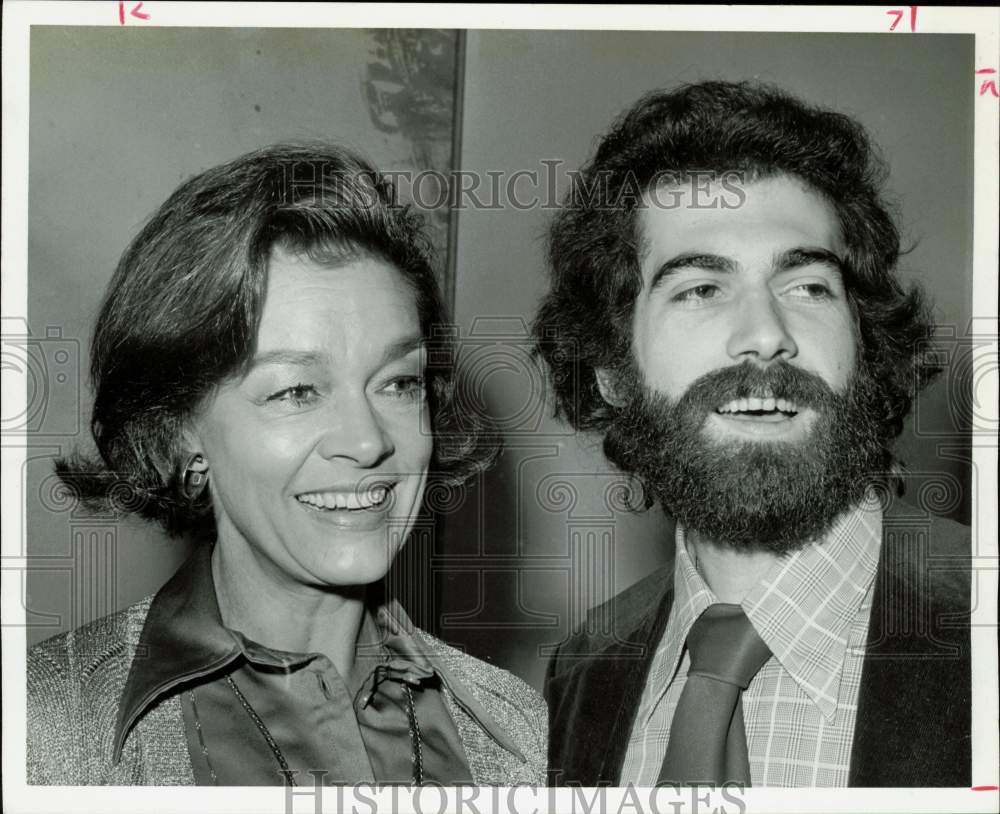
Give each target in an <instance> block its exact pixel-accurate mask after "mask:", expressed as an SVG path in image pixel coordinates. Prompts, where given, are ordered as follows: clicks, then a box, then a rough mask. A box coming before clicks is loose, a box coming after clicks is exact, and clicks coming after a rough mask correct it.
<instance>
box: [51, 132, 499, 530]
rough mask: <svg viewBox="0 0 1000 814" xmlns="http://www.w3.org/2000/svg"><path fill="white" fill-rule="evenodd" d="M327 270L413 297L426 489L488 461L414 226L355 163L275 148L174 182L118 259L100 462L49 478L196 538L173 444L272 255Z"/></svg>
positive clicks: (483, 430)
mask: <svg viewBox="0 0 1000 814" xmlns="http://www.w3.org/2000/svg"><path fill="white" fill-rule="evenodd" d="M277 245H280V246H281V247H282V248H284V249H287V250H290V251H292V252H296V253H302V254H304V255H306V256H309V257H311V258H312V259H314V260H315V261H316V262H320V263H324V262H329V260H330V258H331V257H333V256H337V255H340V256H345V255H350V254H352V253H361V254H369V255H372V256H375V257H378V258H380V259H382V260H385V261H387V262H389V263H391V264H392V265H393V266H394V267H395V268H396V269H398V270H399V273H400V274H401V275H402V276H403V278H404V279H405V280H407V281H408V283H409V284H410V285H411V286H412V287H413V290H414V292H415V295H416V307H417V312H418V315H419V319H420V326H421V331H422V333H423V336H424V337H425V339H426V340H427V343H428V352H427V359H428V362H427V372H426V379H427V384H428V398H429V403H430V412H431V417H432V422H433V431H434V436H435V442H434V453H433V457H432V462H431V475H430V477H431V482H432V483H435V484H437V485H438V486H439V487H440V485H442V484H446V485H457V484H459V483H461V482H463V481H464V480H466V479H467V478H469V477H471V476H472V475H474V474H475V473H477V472H478V471H480V470H481V469H483V468H485V467H486V466H488V465H489V464H490V463H491V462H492V461H493V459H494V458H495V457H496V455H497V453H498V446H497V444H498V441H497V436H496V434H495V433H493V432H492V431H491V428H490V427H488V426H487V425H486V422H485V421H484V420H482V419H481V418H479V417H477V416H476V415H469V414H465V411H459V410H457V409H456V408H455V403H454V402H455V398H454V384H455V383H454V367H455V365H454V353H453V349H452V346H451V344H450V342H449V336H450V335H451V334H450V332H449V331H447V330H442V329H439V328H438V327H437V326H443V325H444V324H445V307H444V304H443V301H442V299H441V294H440V291H439V287H438V284H437V281H436V278H435V275H434V272H433V270H432V268H431V264H430V257H431V249H430V245H429V243H428V241H427V239H426V236H425V234H424V232H423V228H422V221H421V219H420V217H419V215H417V214H416V213H414V212H412V211H411V210H410V209H409V208H408V207H405V206H401V205H399V204H398V202H397V201H396V200H395V190H394V187H393V186H392V184H391V183H390V182H389V181H388V180H387V179H385V178H383V177H382V176H381V175H380V174H379V173H378V171H377V170H375V168H374V167H372V166H371V165H370V164H368V163H367V162H366V161H364V160H363V159H362V158H360V157H358V156H357V155H354V154H353V153H351V152H349V151H348V150H345V149H343V148H340V147H337V146H332V145H327V144H308V143H307V144H279V145H275V146H271V147H267V148H264V149H261V150H258V151H256V152H252V153H249V154H247V155H244V156H241V157H240V158H237V159H235V160H234V161H230V162H228V163H226V164H223V165H221V166H218V167H213V168H212V169H209V170H206V171H205V172H203V173H201V174H199V175H197V176H195V177H194V178H192V179H190V180H189V181H187V182H185V183H184V184H182V185H181V186H180V187H179V188H178V189H177V190H176V191H175V192H174V193H173V194H172V195H171V196H170V197H169V198H168V199H167V201H166V202H165V203H164V204H163V205H162V206H161V207H160V208H159V210H158V211H157V212H156V213H155V214H154V215H153V217H152V218H151V220H150V221H149V222H148V223H147V224H146V225H145V227H144V228H143V229H142V230H141V231H140V232H139V234H138V235H137V236H136V238H135V239H134V240H133V241H132V243H131V245H130V246H129V247H128V249H126V251H125V253H124V254H123V255H122V257H121V260H120V261H119V263H118V267H117V269H116V270H115V273H114V277H113V278H112V280H111V284H110V286H109V288H108V292H107V294H106V296H105V299H104V303H103V305H102V307H101V311H100V315H99V317H98V319H97V325H96V329H95V333H94V338H93V344H92V346H91V363H90V376H91V381H92V385H93V389H94V392H95V398H94V411H93V417H92V419H91V431H92V432H93V436H94V440H95V442H96V444H97V450H98V452H99V453H100V459H101V460H100V461H91V460H88V459H87V458H85V457H84V456H82V455H80V454H79V453H77V454H75V455H74V456H73V457H71V458H70V459H66V460H61V461H58V462H57V463H56V471H57V472H58V473H59V475H60V477H61V478H62V480H63V481H64V482H65V483H66V484H68V485H69V486H70V488H71V489H73V490H74V491H75V492H76V493H77V495H78V496H79V497H81V498H82V499H83V500H84V501H85V503H87V504H88V505H90V506H92V507H94V508H100V509H102V510H107V509H108V508H111V509H113V510H117V511H120V512H126V513H135V514H138V515H140V516H142V517H145V518H147V519H149V520H154V521H157V522H159V523H160V524H162V525H163V527H164V528H165V529H166V530H167V531H168V532H170V533H171V534H180V533H184V532H189V531H191V532H196V533H198V534H205V533H210V532H211V531H212V530H213V528H214V521H213V519H212V512H211V501H210V499H205V498H202V499H201V500H198V501H191V500H189V499H187V498H186V497H185V496H184V492H183V489H182V485H183V477H184V469H185V466H186V463H187V458H188V455H189V453H188V452H187V451H186V450H185V449H184V448H183V446H184V442H183V431H184V428H185V426H186V424H187V422H188V420H189V419H190V418H191V417H192V415H193V414H194V413H195V412H196V411H197V410H198V408H199V407H200V406H201V405H202V403H203V402H204V399H205V398H206V397H207V396H209V395H210V394H211V392H212V391H213V389H214V387H215V386H216V385H217V384H219V383H220V382H222V381H223V380H224V379H226V378H228V377H231V376H233V375H239V374H240V373H241V372H243V371H244V370H245V369H246V366H247V365H248V363H249V361H250V360H251V358H252V356H253V354H254V345H255V339H256V336H257V329H258V324H259V321H260V317H261V312H262V310H263V306H264V296H265V291H266V286H267V262H268V257H269V255H270V252H271V250H272V248H273V247H275V246H277Z"/></svg>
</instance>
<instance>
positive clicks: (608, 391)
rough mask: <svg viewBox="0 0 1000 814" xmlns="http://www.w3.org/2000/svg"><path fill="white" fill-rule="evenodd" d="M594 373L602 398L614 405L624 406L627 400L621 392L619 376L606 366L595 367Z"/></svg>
mask: <svg viewBox="0 0 1000 814" xmlns="http://www.w3.org/2000/svg"><path fill="white" fill-rule="evenodd" d="M594 375H595V376H596V377H597V389H598V390H600V391H601V398H603V399H604V400H605V401H606V402H607V403H608V404H610V405H611V406H612V407H624V406H625V400H624V399H623V398H622V397H621V395H620V393H619V387H618V376H617V375H616V374H614V373H613V372H612V371H610V370H608V369H607V368H606V367H598V368H595V369H594Z"/></svg>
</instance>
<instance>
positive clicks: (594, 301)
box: [534, 82, 938, 439]
mask: <svg viewBox="0 0 1000 814" xmlns="http://www.w3.org/2000/svg"><path fill="white" fill-rule="evenodd" d="M730 173H735V174H737V177H741V178H742V180H743V181H744V182H752V181H754V180H758V179H761V178H767V177H773V176H775V175H781V174H789V175H793V176H797V177H798V178H800V179H801V180H803V181H805V182H806V183H807V184H808V185H809V186H811V187H812V188H813V189H815V190H817V191H818V192H819V193H821V194H822V195H824V196H825V197H826V199H827V200H829V201H830V203H831V204H832V205H833V207H834V208H835V210H836V213H837V217H838V218H839V221H840V226H841V229H842V232H843V239H844V242H845V245H846V248H847V253H846V261H847V275H846V279H845V284H846V286H847V290H848V294H849V297H850V300H851V303H852V306H853V308H854V309H855V312H856V314H857V320H858V325H859V331H860V337H861V345H862V347H861V356H862V359H863V362H864V363H865V364H866V365H867V369H868V371H869V372H870V374H871V375H872V376H873V377H874V378H875V379H876V381H878V382H879V383H881V393H880V398H881V400H882V401H883V402H884V410H882V411H880V412H881V414H882V415H884V422H883V427H882V428H883V430H884V433H885V437H886V438H887V439H892V438H895V437H896V436H897V435H898V434H899V433H900V431H901V430H902V426H903V419H904V418H905V417H906V415H907V413H908V412H909V410H910V407H911V404H912V401H913V398H914V397H915V395H916V393H917V392H919V390H920V389H921V388H922V387H923V386H924V385H925V384H926V383H927V382H928V381H929V380H930V379H931V378H932V377H933V375H934V374H935V373H936V372H938V371H937V370H936V369H935V368H933V367H931V366H929V365H926V364H923V360H922V359H921V358H920V356H921V353H920V352H921V347H922V342H923V341H924V340H925V339H927V338H928V337H930V336H931V335H932V333H933V323H932V322H931V319H930V313H929V310H928V308H927V307H926V306H925V304H924V300H923V297H922V294H921V291H920V289H919V288H918V287H916V286H913V287H911V288H909V290H904V289H903V288H902V287H901V285H900V283H899V281H898V279H897V278H896V276H895V274H894V271H895V267H896V263H897V261H898V259H899V255H900V246H899V243H900V241H899V232H898V231H897V229H896V226H895V224H894V223H893V220H892V218H891V216H890V214H889V211H888V206H887V205H886V203H885V202H884V201H883V199H882V196H881V189H882V186H883V183H884V180H885V177H886V175H887V170H886V169H885V166H884V163H883V162H882V161H881V160H880V158H879V156H878V155H877V154H876V151H875V148H874V146H873V145H872V143H871V141H870V139H869V138H868V136H867V134H866V132H865V130H864V128H863V127H862V126H861V125H860V124H859V123H858V122H856V121H854V120H853V119H851V118H849V117H848V116H846V115H843V114H841V113H835V112H832V111H828V110H823V109H820V108H815V107H810V106H808V105H805V104H803V103H802V102H800V101H798V100H797V99H795V98H793V97H791V96H789V95H788V94H786V93H784V92H783V91H781V90H779V89H777V88H774V87H771V86H768V85H764V84H760V83H751V82H704V83H700V84H694V85H685V86H682V87H679V88H678V89H676V90H673V91H670V92H666V91H656V92H652V93H649V94H647V95H646V96H644V97H643V98H641V99H640V100H639V101H638V102H637V103H636V104H635V105H634V106H633V107H632V108H631V109H630V110H628V111H627V112H626V113H625V114H624V115H623V116H622V117H621V118H619V119H618V121H617V122H616V123H615V124H614V126H613V127H612V129H611V131H610V132H609V133H608V135H607V136H605V138H604V139H603V140H602V141H601V143H600V145H599V146H598V148H597V152H596V154H595V155H594V157H593V158H592V159H591V161H590V162H589V163H587V164H586V165H585V166H584V167H583V169H582V170H581V172H580V173H579V175H578V176H576V177H575V179H574V182H573V185H572V187H571V189H570V191H569V194H568V196H567V198H566V200H565V204H564V206H563V208H562V209H561V210H560V212H559V213H558V214H557V216H556V217H555V219H554V221H553V223H552V226H551V230H550V233H549V244H548V260H549V268H550V272H551V288H550V291H549V293H548V294H547V296H546V297H545V299H544V300H543V302H542V305H541V307H540V311H539V314H538V317H537V319H536V321H535V325H534V332H535V340H536V348H537V352H538V353H539V354H540V355H541V356H542V357H543V358H544V359H545V361H546V362H547V363H548V365H549V368H550V370H551V373H552V384H553V389H554V391H555V396H556V415H561V416H563V417H565V418H566V419H567V420H568V421H569V422H570V423H571V424H572V425H573V426H574V427H576V428H577V429H587V430H597V431H603V430H606V429H607V427H608V426H609V424H610V422H611V421H612V420H613V418H614V415H615V408H613V407H610V406H609V405H608V404H607V403H605V401H604V399H603V398H602V397H601V394H600V392H599V390H598V387H597V380H596V377H595V369H596V368H608V369H609V370H612V371H623V370H625V368H626V366H627V363H628V361H629V358H630V354H631V336H632V327H631V323H632V314H633V306H634V303H635V300H636V297H637V296H638V294H639V292H640V290H641V287H642V274H641V270H640V266H639V250H638V247H639V246H640V241H641V235H640V234H639V233H638V230H637V221H638V218H637V217H636V211H637V208H638V206H639V205H640V204H641V202H642V201H641V199H642V195H643V194H644V193H645V192H646V191H648V190H650V189H651V188H652V187H653V186H654V185H655V184H658V183H661V182H667V183H670V182H673V183H680V182H682V181H685V180H689V179H690V178H691V177H692V174H697V175H698V176H701V175H702V174H710V175H711V176H713V177H716V178H719V177H725V176H726V175H727V174H730Z"/></svg>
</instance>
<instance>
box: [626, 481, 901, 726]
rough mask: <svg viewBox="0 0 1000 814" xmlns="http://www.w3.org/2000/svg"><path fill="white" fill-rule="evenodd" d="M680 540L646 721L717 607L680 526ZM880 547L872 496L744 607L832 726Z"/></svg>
mask: <svg viewBox="0 0 1000 814" xmlns="http://www.w3.org/2000/svg"><path fill="white" fill-rule="evenodd" d="M674 538H675V546H676V555H675V565H674V604H673V606H672V608H671V612H670V619H669V620H668V622H667V627H666V630H665V631H664V634H663V638H662V639H661V640H660V644H659V646H658V647H657V652H656V654H655V656H654V661H653V665H652V667H651V669H650V678H649V682H648V683H647V686H648V687H649V688H650V690H651V691H650V692H649V693H648V695H647V697H646V699H645V700H644V703H643V705H642V708H641V710H640V715H641V716H643V719H644V720H647V721H648V719H649V717H650V716H651V715H652V714H653V712H654V710H655V709H656V706H657V705H658V704H659V703H660V701H661V699H662V697H663V695H664V693H666V691H667V688H668V687H669V685H670V683H671V681H672V680H673V677H674V674H675V673H676V672H677V667H678V665H679V663H680V660H681V655H682V654H683V651H684V642H685V640H686V639H687V635H688V632H689V631H690V630H691V626H692V625H693V624H694V622H695V620H696V619H697V618H698V617H699V616H700V615H701V614H702V613H703V612H704V611H705V610H706V609H707V608H708V607H709V605H712V604H714V603H715V602H717V601H718V599H717V598H716V596H715V594H714V593H713V592H712V589H711V588H709V587H708V585H707V584H706V583H705V581H704V580H703V579H702V577H701V575H700V574H699V573H698V570H697V568H695V565H694V562H693V561H692V559H691V556H690V555H689V554H688V551H687V536H686V534H685V531H684V529H683V528H682V527H681V525H680V524H678V525H677V530H676V532H675V535H674ZM881 541H882V510H881V503H880V501H879V499H878V498H877V496H875V495H874V494H869V495H867V496H866V498H865V499H864V500H863V501H862V502H861V503H860V504H859V505H858V506H856V507H854V508H852V509H850V510H848V511H847V512H845V513H844V514H842V515H841V516H840V517H839V518H838V520H837V521H836V522H835V524H834V526H833V528H832V529H831V530H830V531H829V532H828V533H827V534H826V535H825V536H824V537H823V538H822V539H821V540H819V541H817V542H816V543H813V544H811V545H809V546H806V547H805V548H802V549H799V550H798V551H796V552H793V553H792V554H789V555H786V556H784V557H781V558H780V559H779V560H778V561H777V562H775V563H774V565H773V566H772V567H771V568H770V569H769V570H768V571H767V572H766V573H765V575H764V576H763V578H762V579H761V580H760V582H758V584H757V585H756V586H754V587H753V588H752V589H751V590H750V592H749V593H748V594H747V595H746V596H745V597H744V599H743V601H742V602H741V603H740V604H741V607H742V608H743V610H744V612H745V613H746V614H747V617H748V618H749V619H750V621H751V622H752V623H753V626H754V628H755V629H756V631H757V632H758V634H759V635H760V637H761V638H762V639H763V640H764V642H765V643H766V644H767V646H768V648H769V649H770V650H771V653H772V654H774V657H775V658H777V659H778V661H779V662H780V664H781V666H782V667H783V668H784V669H785V671H786V672H788V674H789V675H790V676H791V677H792V679H793V680H794V681H795V682H796V683H797V684H798V685H799V686H800V687H801V688H802V689H803V691H804V692H805V693H806V695H808V697H809V698H810V700H811V701H812V702H813V703H814V704H815V705H816V707H817V708H818V709H819V710H820V712H821V713H822V715H823V716H824V717H825V718H827V719H828V720H829V719H832V718H833V717H834V716H835V714H836V711H837V698H838V694H839V689H840V678H841V675H842V673H843V667H844V657H845V654H846V651H847V646H848V638H849V633H850V628H851V625H852V623H853V622H854V620H855V618H856V616H857V613H858V611H859V609H860V608H861V606H862V604H863V602H864V599H865V596H866V595H867V594H868V592H869V591H870V590H871V587H872V585H873V584H874V581H875V572H876V567H877V565H878V553H879V547H880V545H881Z"/></svg>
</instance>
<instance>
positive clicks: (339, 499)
mask: <svg viewBox="0 0 1000 814" xmlns="http://www.w3.org/2000/svg"><path fill="white" fill-rule="evenodd" d="M391 488H392V487H391V486H385V485H378V486H371V487H368V488H363V489H330V490H323V491H318V492H303V493H302V494H299V495H296V496H295V499H296V500H297V501H299V503H302V504H304V505H306V506H309V507H310V508H313V509H317V510H319V511H353V512H363V511H370V510H373V509H374V510H380V509H382V508H384V506H385V505H386V504H387V503H388V499H389V491H390V489H391Z"/></svg>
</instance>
